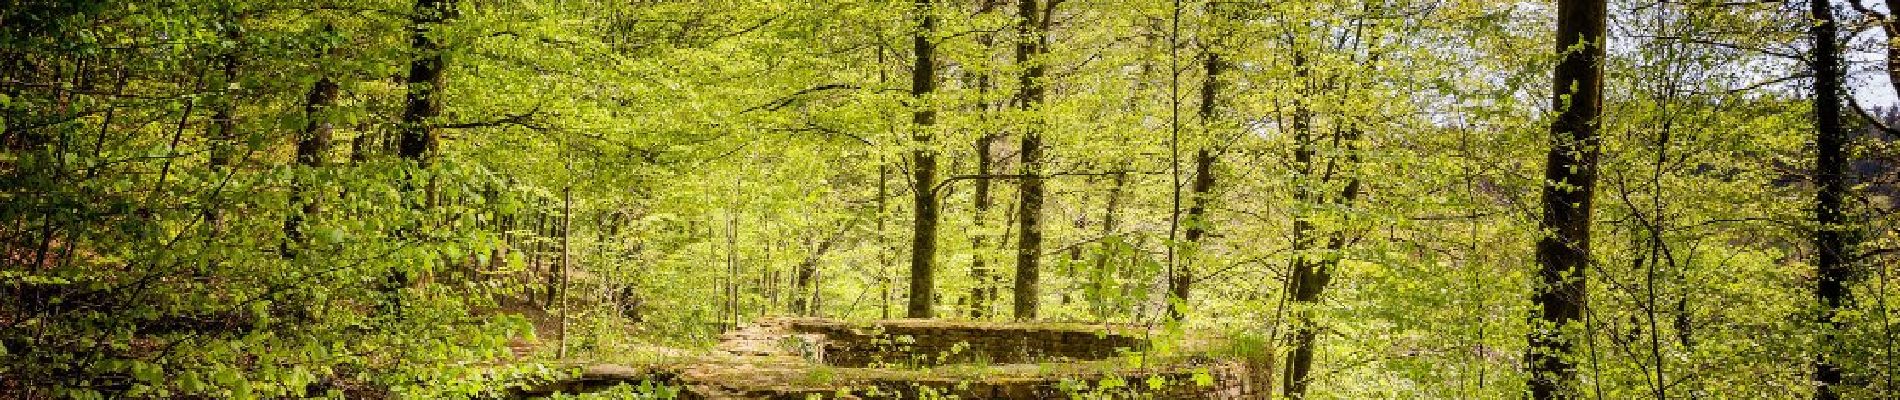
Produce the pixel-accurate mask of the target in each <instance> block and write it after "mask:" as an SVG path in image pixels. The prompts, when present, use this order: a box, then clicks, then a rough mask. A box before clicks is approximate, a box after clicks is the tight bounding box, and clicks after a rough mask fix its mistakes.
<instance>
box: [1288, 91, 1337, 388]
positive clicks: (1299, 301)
mask: <svg viewBox="0 0 1900 400" xmlns="http://www.w3.org/2000/svg"><path fill="white" fill-rule="evenodd" d="M1293 68H1294V76H1295V78H1296V81H1297V83H1298V84H1299V85H1302V86H1303V87H1309V88H1310V87H1311V83H1309V82H1307V77H1308V67H1307V65H1306V58H1305V56H1304V55H1294V56H1293ZM1301 92H1302V93H1308V92H1309V91H1308V90H1306V89H1302V90H1301ZM1292 131H1293V135H1294V139H1293V140H1294V149H1293V164H1294V166H1295V168H1298V169H1299V179H1300V182H1299V183H1298V184H1297V188H1296V189H1294V192H1293V200H1294V202H1296V203H1298V204H1300V205H1301V206H1302V207H1304V206H1307V205H1312V204H1314V203H1316V202H1318V201H1319V200H1320V196H1319V194H1318V193H1316V192H1314V190H1313V187H1314V186H1317V185H1318V182H1314V181H1313V180H1314V179H1315V177H1316V176H1317V175H1318V174H1317V173H1316V172H1317V170H1318V168H1316V167H1315V164H1314V161H1313V156H1314V155H1315V154H1316V153H1317V151H1316V150H1315V147H1316V146H1317V143H1316V140H1315V139H1314V138H1313V127H1312V112H1311V111H1310V110H1308V109H1307V106H1306V102H1305V101H1304V100H1303V99H1295V100H1293V123H1292ZM1318 242H1319V240H1318V235H1317V234H1316V232H1314V226H1313V221H1312V219H1311V217H1310V216H1307V215H1303V214H1302V215H1299V216H1297V217H1295V218H1294V219H1293V272H1292V276H1291V281H1290V282H1289V283H1288V290H1289V291H1291V292H1292V296H1291V297H1292V298H1293V301H1294V304H1295V305H1294V307H1295V308H1296V311H1294V317H1293V318H1294V328H1293V343H1292V346H1293V349H1292V350H1291V351H1290V352H1289V354H1288V355H1287V360H1286V371H1285V374H1286V377H1285V381H1286V382H1285V383H1284V384H1283V385H1282V388H1283V391H1284V394H1285V395H1286V397H1287V398H1292V399H1300V398H1305V397H1306V388H1307V383H1308V376H1309V375H1310V374H1311V372H1312V367H1313V348H1314V346H1315V345H1316V342H1317V341H1318V335H1317V332H1318V328H1317V327H1315V326H1313V325H1314V323H1313V318H1312V313H1313V312H1312V310H1311V309H1312V308H1313V307H1314V305H1315V304H1316V303H1318V302H1319V295H1320V292H1321V290H1323V289H1324V288H1325V286H1326V283H1327V280H1328V279H1330V278H1331V276H1330V275H1329V271H1327V270H1326V265H1325V264H1324V263H1321V262H1319V261H1318V260H1315V259H1314V258H1313V257H1312V255H1311V254H1310V253H1312V252H1313V251H1314V249H1315V247H1317V246H1316V244H1317V243H1318Z"/></svg>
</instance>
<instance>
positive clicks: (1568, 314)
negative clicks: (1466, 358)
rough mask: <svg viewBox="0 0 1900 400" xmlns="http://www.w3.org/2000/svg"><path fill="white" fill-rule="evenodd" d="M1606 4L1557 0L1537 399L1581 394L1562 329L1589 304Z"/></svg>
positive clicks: (1540, 252) (1534, 358)
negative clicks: (1557, 57) (1557, 56)
mask: <svg viewBox="0 0 1900 400" xmlns="http://www.w3.org/2000/svg"><path fill="white" fill-rule="evenodd" d="M1606 19H1607V13H1606V4H1605V2H1604V0H1561V1H1559V2H1558V3H1557V51H1558V53H1559V54H1561V55H1562V57H1563V58H1562V60H1561V61H1560V62H1559V63H1558V64H1557V67H1556V71H1555V72H1554V74H1553V76H1552V88H1551V89H1552V99H1551V101H1552V103H1553V104H1552V107H1553V108H1554V109H1556V110H1558V114H1557V119H1556V121H1555V122H1554V123H1553V124H1552V125H1551V129H1550V130H1551V147H1550V153H1549V155H1548V157H1547V160H1546V161H1545V164H1544V190H1543V225H1542V228H1543V229H1544V230H1545V231H1546V235H1545V236H1544V237H1543V238H1541V239H1539V240H1538V242H1537V263H1538V277H1539V282H1538V283H1537V284H1536V286H1535V287H1534V289H1533V296H1532V299H1533V301H1534V302H1535V303H1536V305H1537V307H1538V309H1540V310H1541V311H1540V314H1539V316H1538V320H1537V321H1534V325H1536V326H1534V327H1533V328H1532V331H1531V333H1530V335H1529V338H1528V339H1529V342H1530V360H1529V361H1530V378H1529V379H1530V382H1529V385H1530V388H1531V395H1532V397H1533V398H1537V399H1558V398H1563V399H1568V398H1576V397H1579V396H1581V390H1580V388H1579V387H1577V382H1578V380H1577V364H1576V361H1574V360H1573V358H1574V357H1572V354H1571V352H1572V347H1573V344H1574V343H1573V342H1574V339H1573V338H1571V337H1569V335H1566V334H1564V333H1563V331H1562V330H1563V328H1564V326H1566V325H1568V324H1571V323H1574V322H1577V321H1578V320H1579V319H1581V318H1582V316H1583V310H1584V307H1586V305H1587V304H1588V301H1587V300H1588V298H1587V297H1586V296H1587V295H1588V293H1587V292H1586V284H1587V282H1588V280H1587V279H1586V277H1585V271H1586V267H1587V266H1588V265H1589V262H1590V215H1591V209H1592V202H1593V198H1594V195H1595V193H1596V192H1595V186H1596V175H1597V156H1598V154H1599V153H1600V151H1601V149H1600V148H1599V147H1598V138H1597V123H1598V118H1599V116H1600V114H1601V113H1602V111H1601V105H1602V99H1603V94H1602V86H1603V66H1602V60H1603V52H1604V49H1603V43H1604V33H1603V32H1604V27H1605V25H1606V24H1607V21H1606Z"/></svg>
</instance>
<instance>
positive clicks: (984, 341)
mask: <svg viewBox="0 0 1900 400" xmlns="http://www.w3.org/2000/svg"><path fill="white" fill-rule="evenodd" d="M1148 343H1149V340H1148V335H1147V334H1146V331H1145V330H1143V329H1142V327H1139V326H1124V325H1100V324H1092V325H1091V324H1063V323H982V322H967V321H941V320H890V321H876V322H845V321H838V320H830V319H817V318H777V319H765V320H760V321H757V322H756V323H755V324H753V325H751V326H748V327H745V328H743V329H739V330H735V331H731V332H727V333H726V334H725V335H724V336H722V337H721V343H720V344H719V345H718V346H717V348H716V350H715V352H714V355H713V356H709V357H705V358H703V359H698V360H695V361H692V362H685V363H678V364H674V365H661V366H653V367H651V368H644V369H639V368H630V367H620V366H599V365H596V366H589V367H587V368H584V369H583V372H582V373H581V374H579V376H576V377H573V378H571V379H569V380H566V381H563V382H557V383H556V384H555V385H551V386H548V387H543V388H540V389H537V390H534V391H525V392H522V393H518V394H522V395H524V396H523V397H531V396H529V395H535V394H546V393H550V392H553V391H562V392H569V393H573V392H582V391H591V390H599V389H603V388H606V387H611V386H613V385H615V384H619V383H631V384H636V385H637V384H639V383H640V382H642V381H647V382H657V383H660V384H666V385H669V386H675V387H679V388H681V389H682V390H681V392H680V397H681V398H686V399H796V400H804V399H808V398H824V399H872V398H877V399H885V398H889V399H899V398H901V399H915V398H963V399H1049V398H1071V395H1072V394H1084V395H1085V396H1084V397H1086V398H1161V399H1250V398H1264V397H1265V393H1267V391H1268V390H1269V387H1268V386H1269V385H1270V383H1269V382H1271V375H1270V374H1268V372H1267V371H1268V370H1269V367H1267V366H1268V365H1270V363H1267V362H1259V361H1255V362H1249V361H1247V360H1235V359H1219V358H1215V357H1208V356H1203V355H1187V356H1174V357H1165V358H1164V357H1146V358H1143V357H1140V356H1134V355H1131V352H1139V351H1144V350H1146V347H1147V345H1148ZM813 396H816V397H813Z"/></svg>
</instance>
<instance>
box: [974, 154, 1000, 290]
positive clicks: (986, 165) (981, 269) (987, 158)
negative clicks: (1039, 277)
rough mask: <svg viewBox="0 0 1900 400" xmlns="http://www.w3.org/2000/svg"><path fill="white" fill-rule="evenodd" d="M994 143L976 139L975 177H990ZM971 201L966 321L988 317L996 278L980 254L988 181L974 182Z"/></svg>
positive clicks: (987, 213) (986, 223) (987, 209)
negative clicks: (973, 209)
mask: <svg viewBox="0 0 1900 400" xmlns="http://www.w3.org/2000/svg"><path fill="white" fill-rule="evenodd" d="M995 141H996V135H992V134H987V133H986V134H983V135H982V136H981V137H978V138H977V139H976V173H977V175H989V174H990V168H991V167H992V165H993V164H995V160H994V159H993V155H992V153H991V152H990V147H991V145H992V144H993V143H995ZM972 197H973V198H974V199H973V201H974V202H975V203H976V204H975V212H974V213H973V214H974V215H971V216H970V225H971V229H970V230H971V231H972V232H975V233H973V234H971V235H970V250H971V253H972V254H971V257H970V277H971V278H972V279H973V280H975V281H976V282H975V286H974V287H971V288H970V318H971V319H983V318H985V317H988V316H989V315H988V312H989V310H990V303H991V302H992V301H994V300H995V299H996V284H995V282H994V281H995V280H996V278H995V277H994V276H993V274H991V273H990V266H989V257H986V256H985V254H984V247H986V246H988V245H989V244H988V243H987V242H988V237H987V236H985V235H986V233H985V228H986V227H988V226H989V217H990V206H992V205H993V204H994V203H995V201H994V199H992V198H991V197H990V180H989V179H977V180H976V193H975V194H974V195H973V196H972Z"/></svg>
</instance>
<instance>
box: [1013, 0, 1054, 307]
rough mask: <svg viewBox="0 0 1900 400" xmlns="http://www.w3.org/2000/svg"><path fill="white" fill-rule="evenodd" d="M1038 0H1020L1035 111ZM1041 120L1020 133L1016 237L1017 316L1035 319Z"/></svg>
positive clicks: (1039, 96)
mask: <svg viewBox="0 0 1900 400" xmlns="http://www.w3.org/2000/svg"><path fill="white" fill-rule="evenodd" d="M1037 3H1038V2H1037V1H1036V0H1021V2H1020V3H1019V4H1018V7H1017V24H1016V29H1017V32H1018V33H1019V34H1020V37H1018V38H1017V42H1016V63H1017V65H1021V66H1022V67H1023V74H1022V77H1021V79H1020V81H1021V82H1020V84H1021V86H1022V92H1021V96H1022V97H1021V98H1020V100H1019V101H1018V104H1019V105H1020V106H1021V107H1022V109H1023V110H1024V111H1027V112H1029V113H1031V114H1034V113H1036V112H1037V109H1038V107H1040V106H1041V105H1042V101H1043V84H1044V82H1043V75H1044V72H1043V71H1044V66H1043V60H1040V59H1038V58H1040V56H1041V55H1042V54H1043V52H1044V51H1045V50H1046V48H1047V47H1048V45H1049V35H1048V27H1049V26H1048V24H1047V21H1043V20H1042V16H1043V13H1044V12H1045V10H1043V8H1042V7H1041V6H1039V5H1038V4H1037ZM1041 124H1042V119H1041V118H1040V117H1035V116H1032V117H1030V122H1029V123H1028V124H1027V125H1026V126H1025V127H1024V128H1023V132H1022V135H1023V136H1022V146H1021V147H1022V149H1021V150H1020V151H1021V157H1022V175H1023V178H1022V179H1021V180H1019V181H1018V182H1019V183H1020V184H1021V189H1020V190H1019V191H1018V193H1017V196H1018V201H1017V204H1016V206H1017V210H1016V212H1017V220H1016V221H1017V229H1018V233H1017V234H1018V235H1019V236H1017V241H1016V246H1017V247H1016V285H1015V317H1016V319H1017V320H1033V319H1036V312H1037V307H1038V306H1037V303H1038V300H1039V296H1040V293H1039V290H1038V289H1039V288H1038V286H1037V285H1038V281H1039V280H1040V279H1041V278H1040V275H1041V268H1042V267H1041V261H1042V259H1041V255H1042V201H1043V198H1042V197H1043V193H1042V183H1043V182H1042V177H1040V176H1038V174H1041V173H1042V132H1041V129H1042V126H1041Z"/></svg>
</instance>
